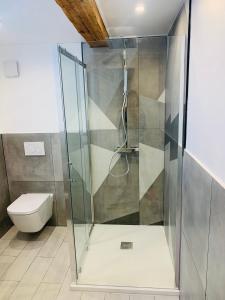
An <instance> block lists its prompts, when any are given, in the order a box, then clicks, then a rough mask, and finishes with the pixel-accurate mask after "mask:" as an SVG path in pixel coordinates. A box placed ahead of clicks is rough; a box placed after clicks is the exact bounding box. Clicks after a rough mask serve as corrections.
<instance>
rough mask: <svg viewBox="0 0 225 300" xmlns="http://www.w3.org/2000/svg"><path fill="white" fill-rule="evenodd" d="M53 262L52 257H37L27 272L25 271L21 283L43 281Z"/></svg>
mask: <svg viewBox="0 0 225 300" xmlns="http://www.w3.org/2000/svg"><path fill="white" fill-rule="evenodd" d="M51 262H52V259H51V258H44V257H36V258H35V260H34V261H33V262H32V264H31V265H30V267H29V269H28V270H27V272H26V273H25V275H24V276H23V279H22V281H21V283H27V284H28V283H29V284H31V285H32V284H39V283H41V281H42V279H43V277H44V275H45V273H46V272H47V270H48V268H49V266H50V264H51Z"/></svg>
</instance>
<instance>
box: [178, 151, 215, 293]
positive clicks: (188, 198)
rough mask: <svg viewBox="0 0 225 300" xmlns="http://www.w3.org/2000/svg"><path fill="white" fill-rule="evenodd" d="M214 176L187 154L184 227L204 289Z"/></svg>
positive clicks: (184, 178)
mask: <svg viewBox="0 0 225 300" xmlns="http://www.w3.org/2000/svg"><path fill="white" fill-rule="evenodd" d="M211 185H212V178H211V176H210V175H209V174H208V173H207V172H206V171H205V170H204V169H203V168H202V167H201V166H200V165H199V164H198V163H197V162H196V161H195V160H194V159H193V158H192V157H191V156H190V155H189V154H187V153H186V152H185V154H184V172H183V200H182V203H183V208H182V210H183V213H182V227H183V232H184V235H185V237H186V240H187V242H188V244H189V247H190V249H191V253H192V256H193V261H194V263H195V265H196V268H197V270H198V273H199V276H200V279H201V282H202V286H203V287H204V288H205V287H206V271H207V254H208V236H209V217H210V201H211Z"/></svg>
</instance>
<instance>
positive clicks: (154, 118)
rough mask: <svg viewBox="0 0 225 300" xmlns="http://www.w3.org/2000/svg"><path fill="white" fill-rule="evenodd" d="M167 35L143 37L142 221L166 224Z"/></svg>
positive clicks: (140, 126)
mask: <svg viewBox="0 0 225 300" xmlns="http://www.w3.org/2000/svg"><path fill="white" fill-rule="evenodd" d="M166 53H167V40H166V37H150V38H140V39H139V201H140V209H139V214H140V224H144V225H149V224H162V223H163V191H164V128H165V73H166Z"/></svg>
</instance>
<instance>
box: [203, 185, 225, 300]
mask: <svg viewBox="0 0 225 300" xmlns="http://www.w3.org/2000/svg"><path fill="white" fill-rule="evenodd" d="M224 232H225V189H224V188H223V187H222V186H221V185H220V184H219V183H217V182H216V181H215V180H213V184H212V202H211V217H210V235H209V256H208V272H207V299H208V300H212V299H217V300H223V299H225V289H224V282H225V268H224V261H225V238H224Z"/></svg>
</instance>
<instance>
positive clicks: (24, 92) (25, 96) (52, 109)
mask: <svg viewBox="0 0 225 300" xmlns="http://www.w3.org/2000/svg"><path fill="white" fill-rule="evenodd" d="M63 47H65V48H67V49H69V51H71V52H72V53H73V54H74V55H76V56H78V57H79V58H80V57H81V45H80V43H76V44H73V45H70V44H64V45H63ZM7 60H16V61H18V63H19V68H20V76H19V77H18V78H7V77H5V75H4V70H3V62H4V61H7ZM61 108H62V100H61V86H60V78H59V63H58V53H57V45H56V44H32V45H27V44H24V45H7V46H6V45H1V46H0V133H35V132H36V133H38V132H59V131H61V130H62V129H63V117H62V109H61Z"/></svg>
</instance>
